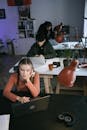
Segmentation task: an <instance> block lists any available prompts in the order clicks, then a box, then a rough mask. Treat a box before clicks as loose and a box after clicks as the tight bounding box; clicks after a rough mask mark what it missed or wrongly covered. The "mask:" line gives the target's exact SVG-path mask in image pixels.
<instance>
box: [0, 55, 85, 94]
mask: <svg viewBox="0 0 87 130" xmlns="http://www.w3.org/2000/svg"><path fill="white" fill-rule="evenodd" d="M21 57H22V56H14V55H8V54H0V89H2V88H4V87H5V85H6V82H7V81H8V78H9V75H10V74H9V69H10V68H11V67H12V66H13V65H14V64H15V63H16V62H17V61H18V60H19V59H20V58H21ZM82 80H83V79H79V78H78V80H76V82H77V81H78V82H77V85H78V86H80V87H82V84H81V83H82ZM54 82H55V81H54ZM54 82H53V84H54ZM41 90H42V91H43V92H44V82H43V79H41ZM54 91H55V88H54ZM60 93H61V94H75V95H77V94H79V95H83V91H72V90H66V91H65V90H61V92H60Z"/></svg>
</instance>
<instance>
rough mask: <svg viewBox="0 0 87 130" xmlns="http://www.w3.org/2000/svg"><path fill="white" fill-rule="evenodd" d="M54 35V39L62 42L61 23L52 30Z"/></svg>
mask: <svg viewBox="0 0 87 130" xmlns="http://www.w3.org/2000/svg"><path fill="white" fill-rule="evenodd" d="M53 33H54V39H55V40H56V41H57V42H58V43H61V42H63V41H64V32H63V23H60V24H59V25H57V26H55V27H54V29H53Z"/></svg>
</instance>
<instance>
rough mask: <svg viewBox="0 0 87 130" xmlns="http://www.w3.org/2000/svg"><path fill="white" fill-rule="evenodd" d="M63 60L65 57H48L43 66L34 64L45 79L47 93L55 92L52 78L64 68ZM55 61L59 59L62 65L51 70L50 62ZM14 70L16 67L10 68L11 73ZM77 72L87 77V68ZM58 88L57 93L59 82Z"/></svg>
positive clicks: (79, 69) (77, 74) (57, 90)
mask: <svg viewBox="0 0 87 130" xmlns="http://www.w3.org/2000/svg"><path fill="white" fill-rule="evenodd" d="M63 60H64V58H53V59H48V60H47V61H46V64H44V65H41V66H37V65H36V64H35V65H34V68H35V70H36V71H37V72H38V73H39V74H40V77H42V78H43V79H44V84H45V92H46V93H53V91H52V86H51V81H50V80H51V79H52V78H53V76H57V75H58V74H59V73H60V72H61V70H62V69H63V68H64V66H63ZM53 61H57V62H58V61H59V62H60V63H61V66H59V67H57V68H54V69H53V70H52V71H50V70H49V68H48V64H49V63H53ZM17 64H18V62H17V63H16V64H15V65H17ZM13 72H14V68H13V67H12V68H11V69H10V70H9V73H13ZM75 73H76V76H82V77H86V76H87V68H77V69H76V72H75ZM56 88H57V89H56V93H59V88H60V87H59V84H57V87H56ZM86 91H87V90H86V86H84V93H85V92H86ZM84 95H85V94H84Z"/></svg>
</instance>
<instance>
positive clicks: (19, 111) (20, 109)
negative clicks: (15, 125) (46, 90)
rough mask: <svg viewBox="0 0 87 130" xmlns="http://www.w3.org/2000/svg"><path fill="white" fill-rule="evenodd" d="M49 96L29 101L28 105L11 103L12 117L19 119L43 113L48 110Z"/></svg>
mask: <svg viewBox="0 0 87 130" xmlns="http://www.w3.org/2000/svg"><path fill="white" fill-rule="evenodd" d="M49 99H50V95H47V96H43V97H38V98H34V99H31V101H30V102H28V103H24V104H22V103H19V102H17V103H12V112H13V113H12V115H13V117H14V118H15V117H20V116H24V115H26V114H31V113H33V112H38V111H44V110H46V109H47V108H48V104H49Z"/></svg>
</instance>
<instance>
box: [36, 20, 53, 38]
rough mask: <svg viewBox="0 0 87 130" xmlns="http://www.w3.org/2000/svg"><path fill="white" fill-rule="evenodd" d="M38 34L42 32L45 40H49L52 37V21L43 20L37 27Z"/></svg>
mask: <svg viewBox="0 0 87 130" xmlns="http://www.w3.org/2000/svg"><path fill="white" fill-rule="evenodd" d="M37 33H38V34H40V33H44V35H45V38H46V40H49V39H50V38H52V35H53V34H52V23H51V22H49V21H46V22H44V23H43V24H41V25H40V26H39V29H38V31H37Z"/></svg>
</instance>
